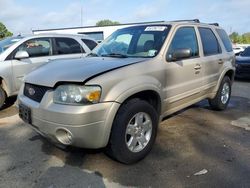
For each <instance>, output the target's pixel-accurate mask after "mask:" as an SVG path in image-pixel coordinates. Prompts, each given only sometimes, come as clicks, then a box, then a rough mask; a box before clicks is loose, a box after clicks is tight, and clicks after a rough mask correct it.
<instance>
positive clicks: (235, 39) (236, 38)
mask: <svg viewBox="0 0 250 188" xmlns="http://www.w3.org/2000/svg"><path fill="white" fill-rule="evenodd" d="M229 37H230V39H231V40H232V42H233V43H238V42H239V41H240V36H239V33H237V32H233V33H231V34H230V35H229Z"/></svg>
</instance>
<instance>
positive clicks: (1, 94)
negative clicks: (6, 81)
mask: <svg viewBox="0 0 250 188" xmlns="http://www.w3.org/2000/svg"><path fill="white" fill-rule="evenodd" d="M5 100H6V93H5V91H4V90H3V88H2V87H1V86H0V109H1V108H2V107H3V105H4V103H5Z"/></svg>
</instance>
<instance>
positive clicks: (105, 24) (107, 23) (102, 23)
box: [96, 19, 120, 26]
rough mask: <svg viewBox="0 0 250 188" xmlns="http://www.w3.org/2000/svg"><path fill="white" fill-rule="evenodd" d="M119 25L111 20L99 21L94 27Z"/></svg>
mask: <svg viewBox="0 0 250 188" xmlns="http://www.w3.org/2000/svg"><path fill="white" fill-rule="evenodd" d="M117 24H120V23H119V22H117V21H111V20H107V19H106V20H100V21H98V22H97V23H96V26H108V25H117Z"/></svg>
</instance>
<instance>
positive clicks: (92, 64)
mask: <svg viewBox="0 0 250 188" xmlns="http://www.w3.org/2000/svg"><path fill="white" fill-rule="evenodd" d="M143 60H145V58H110V57H87V58H79V59H68V60H55V61H53V62H51V63H48V64H46V65H44V66H41V67H40V68H38V69H36V70H34V71H33V72H31V73H30V74H28V75H27V76H26V77H25V82H27V83H31V84H36V85H42V86H48V87H54V86H55V84H56V83H57V82H84V81H86V80H87V79H90V78H92V77H94V76H95V75H99V74H102V73H105V72H107V71H111V70H113V69H117V68H121V67H123V66H127V65H131V64H134V63H139V62H142V61H143Z"/></svg>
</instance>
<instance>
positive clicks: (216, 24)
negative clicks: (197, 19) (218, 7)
mask: <svg viewBox="0 0 250 188" xmlns="http://www.w3.org/2000/svg"><path fill="white" fill-rule="evenodd" d="M209 25H215V26H220V25H219V24H218V23H209Z"/></svg>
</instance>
